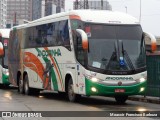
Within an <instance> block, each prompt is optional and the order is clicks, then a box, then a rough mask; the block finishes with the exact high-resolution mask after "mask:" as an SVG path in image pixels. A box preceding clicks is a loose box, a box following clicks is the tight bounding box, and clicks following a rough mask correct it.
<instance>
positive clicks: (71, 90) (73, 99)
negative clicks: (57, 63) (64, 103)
mask: <svg viewBox="0 0 160 120" xmlns="http://www.w3.org/2000/svg"><path fill="white" fill-rule="evenodd" d="M80 97H81V95H78V94H75V93H74V88H73V81H72V78H70V79H69V81H68V86H67V98H68V100H69V101H70V102H76V101H78V100H79V99H80Z"/></svg>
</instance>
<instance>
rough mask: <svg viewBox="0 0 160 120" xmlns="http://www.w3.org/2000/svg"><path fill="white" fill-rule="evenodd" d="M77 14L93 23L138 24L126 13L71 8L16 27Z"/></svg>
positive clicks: (83, 19) (81, 18)
mask: <svg viewBox="0 0 160 120" xmlns="http://www.w3.org/2000/svg"><path fill="white" fill-rule="evenodd" d="M69 16H78V18H79V19H80V20H82V21H85V22H93V23H108V24H139V21H138V20H137V19H136V18H134V17H132V16H131V15H128V14H126V13H122V12H117V11H109V10H90V9H87V10H71V11H67V12H61V13H57V14H53V15H49V16H46V17H43V18H40V19H37V20H34V21H31V22H29V23H27V24H24V25H20V26H16V27H17V28H23V27H25V26H27V27H28V26H32V25H33V26H34V25H39V24H43V23H44V24H45V23H47V21H52V19H55V18H57V19H60V20H61V19H63V17H69Z"/></svg>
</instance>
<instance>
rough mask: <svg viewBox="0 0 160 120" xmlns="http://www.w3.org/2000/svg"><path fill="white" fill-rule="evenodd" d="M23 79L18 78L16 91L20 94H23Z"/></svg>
mask: <svg viewBox="0 0 160 120" xmlns="http://www.w3.org/2000/svg"><path fill="white" fill-rule="evenodd" d="M23 83H24V81H23V80H19V81H18V92H19V93H20V94H23V93H24V85H23Z"/></svg>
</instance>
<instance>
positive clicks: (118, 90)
mask: <svg viewBox="0 0 160 120" xmlns="http://www.w3.org/2000/svg"><path fill="white" fill-rule="evenodd" d="M124 92H125V89H115V93H124Z"/></svg>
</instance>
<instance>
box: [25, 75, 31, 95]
mask: <svg viewBox="0 0 160 120" xmlns="http://www.w3.org/2000/svg"><path fill="white" fill-rule="evenodd" d="M30 92H31V91H30V88H29V80H28V75H25V77H24V94H25V95H29V94H30Z"/></svg>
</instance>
